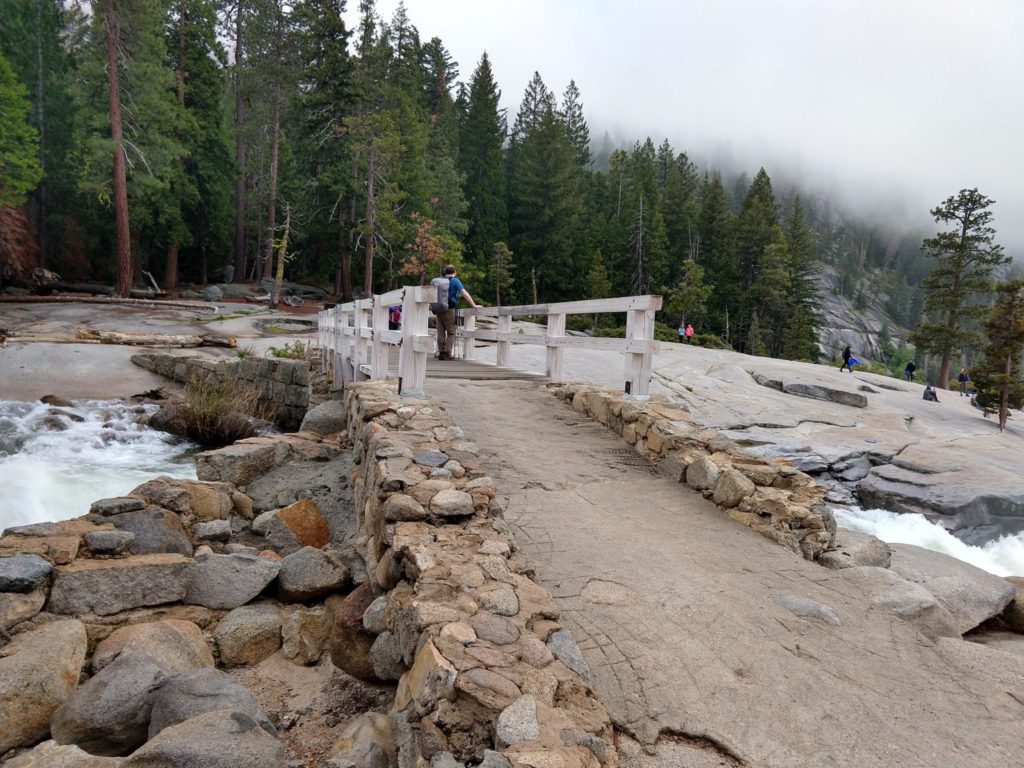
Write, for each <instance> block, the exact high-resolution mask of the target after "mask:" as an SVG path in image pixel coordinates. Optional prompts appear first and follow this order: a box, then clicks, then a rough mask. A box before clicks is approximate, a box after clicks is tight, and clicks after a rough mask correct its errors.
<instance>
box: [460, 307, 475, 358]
mask: <svg viewBox="0 0 1024 768" xmlns="http://www.w3.org/2000/svg"><path fill="white" fill-rule="evenodd" d="M463 317H464V320H463V323H462V334H463V336H462V359H463V360H473V359H474V358H475V357H476V339H472V338H470V337H469V336H468V334H470V333H475V332H476V315H464V316H463Z"/></svg>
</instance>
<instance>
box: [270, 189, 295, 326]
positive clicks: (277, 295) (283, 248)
mask: <svg viewBox="0 0 1024 768" xmlns="http://www.w3.org/2000/svg"><path fill="white" fill-rule="evenodd" d="M291 228H292V209H291V206H290V205H288V204H287V203H285V206H284V234H282V235H281V240H280V243H279V244H278V247H277V271H276V272H275V273H274V290H273V291H271V293H270V308H271V309H276V308H277V305H278V303H279V302H280V301H281V288H282V286H283V285H284V262H285V259H286V258H287V257H288V232H289V231H290V230H291Z"/></svg>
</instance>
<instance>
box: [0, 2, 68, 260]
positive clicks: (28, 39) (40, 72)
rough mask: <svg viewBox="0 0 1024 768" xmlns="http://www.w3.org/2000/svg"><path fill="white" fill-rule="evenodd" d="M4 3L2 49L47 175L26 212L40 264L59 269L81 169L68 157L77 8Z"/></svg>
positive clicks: (0, 21)
mask: <svg viewBox="0 0 1024 768" xmlns="http://www.w3.org/2000/svg"><path fill="white" fill-rule="evenodd" d="M2 6H3V10H2V11H0V51H3V52H4V54H3V55H5V56H7V58H8V60H9V61H10V64H11V66H12V68H13V69H14V72H15V75H16V76H17V79H18V80H19V81H20V82H21V83H22V84H23V85H25V86H26V87H27V89H28V98H29V101H30V103H31V108H30V110H29V115H28V120H29V123H30V124H31V125H32V126H33V127H34V128H35V129H36V131H37V132H38V135H39V151H38V160H39V165H40V167H41V168H42V172H43V176H42V179H41V180H40V182H39V184H38V185H36V187H35V190H34V191H32V192H31V193H30V194H29V196H28V201H27V206H26V212H27V214H28V218H29V219H30V221H31V231H32V232H33V234H34V236H35V240H36V243H37V244H38V266H41V267H42V266H46V264H47V261H48V260H50V259H56V260H57V261H58V263H57V267H58V270H60V269H63V267H64V265H65V264H67V261H65V260H64V259H63V258H62V257H64V256H66V255H68V254H69V253H70V251H71V250H72V249H71V248H70V247H68V244H67V243H66V238H65V233H66V231H67V230H68V229H69V228H70V224H71V221H72V217H73V216H74V213H75V209H76V206H77V204H78V203H79V200H78V199H77V196H76V194H75V192H76V175H77V169H76V167H75V166H74V165H73V164H72V161H71V158H70V157H69V154H70V152H71V149H72V146H73V143H74V130H75V121H74V101H73V99H72V98H71V97H70V94H69V93H68V84H69V81H70V79H71V76H72V73H73V62H72V59H71V55H70V49H71V47H72V46H73V45H74V43H73V40H72V30H71V28H70V24H69V21H70V19H71V18H72V16H73V13H72V12H71V10H70V9H69V10H65V8H64V7H63V3H61V2H59V1H58V0H4V2H3V4H2ZM65 38H67V40H66V41H65ZM0 130H2V129H0ZM2 175H3V174H2V172H0V176H2ZM12 178H13V177H12Z"/></svg>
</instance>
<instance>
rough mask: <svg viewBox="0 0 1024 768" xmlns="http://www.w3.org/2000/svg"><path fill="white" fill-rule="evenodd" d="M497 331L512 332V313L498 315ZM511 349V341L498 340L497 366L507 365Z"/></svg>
mask: <svg viewBox="0 0 1024 768" xmlns="http://www.w3.org/2000/svg"><path fill="white" fill-rule="evenodd" d="M498 333H512V315H498ZM511 349H512V342H511V341H501V340H499V341H498V354H497V365H498V367H499V368H504V367H506V366H507V365H508V356H509V351H510V350H511Z"/></svg>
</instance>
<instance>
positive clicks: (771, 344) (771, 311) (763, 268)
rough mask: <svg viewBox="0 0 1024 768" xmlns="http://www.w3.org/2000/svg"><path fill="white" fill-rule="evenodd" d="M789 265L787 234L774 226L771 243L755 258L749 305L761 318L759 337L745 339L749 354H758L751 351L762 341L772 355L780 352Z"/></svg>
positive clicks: (785, 320)
mask: <svg viewBox="0 0 1024 768" xmlns="http://www.w3.org/2000/svg"><path fill="white" fill-rule="evenodd" d="M789 266H790V261H789V253H788V250H787V248H786V237H785V235H783V234H782V228H781V227H779V226H778V225H776V226H775V227H774V229H773V230H772V240H771V242H770V243H769V244H768V245H766V246H765V247H764V252H763V253H762V254H761V258H760V259H759V260H758V264H757V276H756V277H755V278H754V284H753V285H752V286H751V287H750V296H749V302H750V306H751V307H753V308H756V312H757V314H758V317H759V319H760V329H759V331H760V333H759V336H758V337H756V338H752V339H748V349H749V350H750V352H751V354H760V353H759V352H754V348H755V346H757V345H759V344H762V343H763V344H764V345H765V347H766V348H767V352H768V354H769V355H771V356H772V357H777V356H778V355H779V354H780V353H781V352H782V347H783V335H784V330H785V328H786V323H787V320H788V314H789V310H790V307H791V305H790V303H789V294H790V289H791V281H790V268H789Z"/></svg>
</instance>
